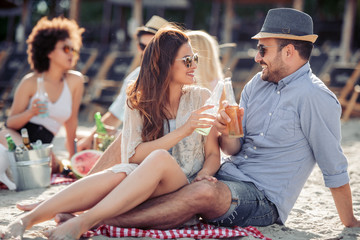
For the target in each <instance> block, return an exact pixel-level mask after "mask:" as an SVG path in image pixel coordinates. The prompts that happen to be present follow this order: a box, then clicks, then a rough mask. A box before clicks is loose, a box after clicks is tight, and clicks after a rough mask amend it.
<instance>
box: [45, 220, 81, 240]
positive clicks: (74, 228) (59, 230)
mask: <svg viewBox="0 0 360 240" xmlns="http://www.w3.org/2000/svg"><path fill="white" fill-rule="evenodd" d="M87 230H88V229H87V228H86V227H85V226H83V223H82V221H81V220H79V217H73V218H71V219H69V220H68V221H66V222H64V223H62V224H61V225H58V226H57V227H56V228H54V229H51V230H47V231H45V232H44V234H45V236H46V237H48V238H49V239H51V240H73V239H79V238H80V237H81V235H82V234H83V233H85V232H86V231H87Z"/></svg>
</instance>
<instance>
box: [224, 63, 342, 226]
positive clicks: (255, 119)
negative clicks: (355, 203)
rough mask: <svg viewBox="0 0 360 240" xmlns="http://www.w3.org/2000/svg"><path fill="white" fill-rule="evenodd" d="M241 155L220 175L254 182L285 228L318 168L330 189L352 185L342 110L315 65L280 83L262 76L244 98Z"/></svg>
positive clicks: (250, 87) (255, 80) (242, 100)
mask: <svg viewBox="0 0 360 240" xmlns="http://www.w3.org/2000/svg"><path fill="white" fill-rule="evenodd" d="M240 106H241V107H243V108H244V110H245V115H244V119H243V127H244V133H245V135H244V138H243V139H242V148H241V151H240V152H239V153H238V154H237V155H236V156H232V157H231V158H230V159H228V161H226V162H225V163H224V164H223V165H222V166H221V169H220V170H219V172H218V174H219V175H222V176H228V177H230V178H235V179H237V180H240V181H248V182H252V183H254V184H255V185H256V186H257V187H258V189H259V190H261V191H263V192H264V193H265V195H266V196H267V198H268V199H269V200H270V201H272V202H273V203H274V204H275V205H276V206H277V209H278V212H279V216H280V219H279V220H280V221H281V222H282V223H284V222H285V221H286V219H287V217H288V215H289V213H290V211H291V209H292V207H293V206H294V204H295V201H296V199H297V198H298V196H299V194H300V192H301V189H302V187H303V185H304V184H305V182H306V180H307V178H308V176H309V175H310V173H311V171H312V169H313V167H314V165H315V163H317V164H318V165H319V167H320V169H321V171H322V173H323V176H324V181H325V185H326V186H327V187H330V188H334V187H339V186H342V185H344V184H346V183H348V182H349V177H348V173H347V159H346V157H345V156H344V154H343V152H342V149H341V145H340V140H341V124H340V117H341V106H340V104H339V102H338V100H337V98H336V96H335V95H334V94H333V93H332V92H331V91H330V90H329V89H328V88H327V87H326V86H325V85H324V83H323V82H322V81H321V80H320V79H319V78H317V77H316V76H315V75H313V74H312V71H311V69H310V65H309V63H307V64H305V65H304V66H303V67H301V68H300V69H299V70H298V71H296V72H295V73H293V74H291V75H289V76H287V77H286V78H283V79H282V80H281V81H279V82H278V84H275V83H270V82H266V81H263V80H262V79H261V73H258V74H257V75H256V76H255V77H254V78H253V79H252V80H251V81H250V82H249V83H248V84H247V85H246V86H245V87H244V90H243V92H242V94H241V100H240Z"/></svg>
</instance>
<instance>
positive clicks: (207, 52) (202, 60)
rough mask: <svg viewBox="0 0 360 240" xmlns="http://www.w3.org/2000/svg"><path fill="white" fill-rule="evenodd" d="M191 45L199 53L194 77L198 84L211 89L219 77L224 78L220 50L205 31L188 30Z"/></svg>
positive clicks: (213, 39) (215, 41) (214, 40)
mask: <svg viewBox="0 0 360 240" xmlns="http://www.w3.org/2000/svg"><path fill="white" fill-rule="evenodd" d="M187 35H188V36H189V38H190V41H191V45H192V46H193V49H194V51H195V52H197V53H198V55H199V64H198V68H197V70H196V71H195V78H196V82H197V84H198V85H200V86H202V87H206V88H208V89H209V90H211V91H212V90H213V89H214V88H215V86H216V84H217V82H218V81H219V80H220V79H223V78H224V74H223V71H222V66H221V63H220V50H219V44H218V42H217V40H216V39H215V38H214V37H213V36H211V35H209V34H208V33H206V32H205V31H201V30H196V31H189V32H187Z"/></svg>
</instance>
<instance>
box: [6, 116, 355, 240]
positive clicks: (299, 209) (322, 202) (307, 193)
mask: <svg viewBox="0 0 360 240" xmlns="http://www.w3.org/2000/svg"><path fill="white" fill-rule="evenodd" d="M80 130H81V131H88V130H89V128H88V127H80ZM64 135H65V134H64V130H61V131H60V133H59V134H58V136H56V139H55V142H54V145H55V146H54V152H55V153H56V154H57V155H58V156H60V157H64V158H66V157H67V154H66V152H65V151H64ZM342 135H343V139H342V146H343V151H344V153H345V155H346V156H347V158H348V161H349V169H348V171H349V174H350V178H351V181H350V184H351V189H352V194H353V205H354V212H355V215H356V216H357V217H358V218H360V119H352V120H350V121H348V122H346V123H343V124H342ZM324 141H326V139H324ZM64 187H66V185H60V186H51V187H49V188H43V189H33V190H27V191H21V192H16V191H9V190H0V228H3V227H4V226H6V225H7V224H9V223H10V222H11V221H13V220H14V219H16V217H18V216H19V215H21V214H22V212H21V211H19V210H18V209H17V208H16V207H15V203H30V202H36V201H38V200H43V199H47V198H49V197H50V196H52V195H53V194H55V193H57V192H58V191H59V190H60V189H63V188H64ZM54 226H55V223H54V221H53V220H51V221H47V222H45V223H42V224H39V225H36V226H34V227H33V228H31V229H30V230H28V231H27V232H26V233H25V235H24V239H34V240H40V239H46V238H45V237H44V236H43V235H42V234H41V231H43V230H44V229H46V228H51V227H54ZM258 229H259V230H260V231H261V232H262V233H263V234H264V235H265V236H266V237H269V238H272V239H290V240H295V239H299V240H300V239H301V240H303V239H328V240H337V239H360V228H345V227H344V226H343V225H342V224H341V222H340V219H339V217H338V215H337V211H336V208H335V205H334V202H333V199H332V197H331V193H330V190H329V189H328V188H326V187H325V186H324V181H323V177H322V174H321V171H320V170H319V168H318V167H316V168H315V169H314V171H313V172H312V174H311V176H310V178H309V179H308V181H307V182H306V184H305V187H304V189H303V190H302V192H301V194H300V197H299V198H298V200H297V202H296V204H295V206H294V208H293V210H292V211H291V213H290V216H289V218H288V221H287V222H286V224H285V225H277V224H275V225H272V226H268V227H258ZM91 239H96V240H100V239H108V238H107V237H103V236H100V237H93V238H91ZM123 239H139V238H123ZM143 239H144V238H143ZM242 239H253V238H251V237H244V238H242Z"/></svg>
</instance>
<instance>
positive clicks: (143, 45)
mask: <svg viewBox="0 0 360 240" xmlns="http://www.w3.org/2000/svg"><path fill="white" fill-rule="evenodd" d="M139 47H140V49H141V51H144V50H145V48H146V44H143V43H141V42H139Z"/></svg>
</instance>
